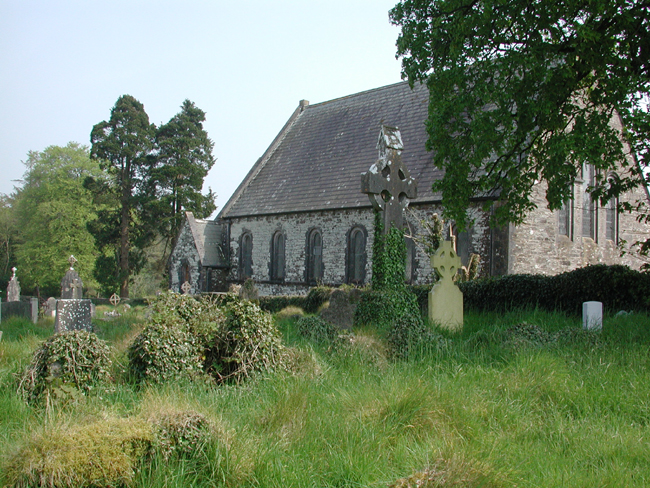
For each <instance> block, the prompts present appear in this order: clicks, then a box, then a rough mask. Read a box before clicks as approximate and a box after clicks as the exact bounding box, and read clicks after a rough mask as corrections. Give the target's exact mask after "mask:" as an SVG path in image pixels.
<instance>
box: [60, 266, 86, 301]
mask: <svg viewBox="0 0 650 488" xmlns="http://www.w3.org/2000/svg"><path fill="white" fill-rule="evenodd" d="M68 262H69V263H70V269H68V271H66V273H65V276H64V277H63V279H62V280H61V298H73V299H81V298H82V297H83V287H84V284H83V282H82V281H81V278H80V277H79V273H77V272H76V271H75V270H74V265H75V263H76V262H77V260H76V259H75V257H74V256H70V257H69V258H68Z"/></svg>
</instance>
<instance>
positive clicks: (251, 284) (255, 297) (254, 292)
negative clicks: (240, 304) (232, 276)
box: [239, 278, 260, 303]
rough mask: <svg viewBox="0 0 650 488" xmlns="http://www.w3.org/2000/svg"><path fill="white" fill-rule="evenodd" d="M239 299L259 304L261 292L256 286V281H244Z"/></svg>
mask: <svg viewBox="0 0 650 488" xmlns="http://www.w3.org/2000/svg"><path fill="white" fill-rule="evenodd" d="M239 298H241V299H242V300H250V301H251V302H253V303H259V301H260V292H259V290H258V289H257V286H255V281H253V280H252V279H250V278H248V279H247V280H246V281H244V284H243V285H242V287H241V288H240V289H239Z"/></svg>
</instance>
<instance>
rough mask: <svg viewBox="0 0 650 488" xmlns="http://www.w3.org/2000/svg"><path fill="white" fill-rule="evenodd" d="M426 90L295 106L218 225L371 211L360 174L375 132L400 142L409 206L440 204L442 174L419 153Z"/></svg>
mask: <svg viewBox="0 0 650 488" xmlns="http://www.w3.org/2000/svg"><path fill="white" fill-rule="evenodd" d="M428 95H429V94H428V90H427V88H426V86H424V85H416V86H415V87H414V89H413V90H411V88H410V87H409V85H408V83H406V82H403V83H397V84H394V85H389V86H385V87H382V88H377V89H374V90H369V91H365V92H361V93H357V94H355V95H349V96H347V97H343V98H338V99H336V100H331V101H329V102H323V103H319V104H314V105H307V104H306V103H302V102H301V105H300V106H299V107H298V109H297V110H296V112H294V114H293V116H292V117H291V118H290V119H289V121H288V122H287V124H286V125H285V127H284V128H283V129H282V131H281V132H280V133H279V134H278V136H277V137H276V139H275V140H274V141H273V143H272V144H271V146H270V147H269V149H267V151H266V153H265V154H264V155H263V156H262V157H261V158H260V159H259V160H258V162H257V163H256V164H255V165H254V166H253V168H252V169H251V171H250V172H249V174H248V176H247V177H246V178H245V179H244V181H243V182H242V183H241V185H240V186H239V188H238V189H237V190H236V191H235V193H234V194H233V196H232V197H231V198H230V200H229V201H228V203H227V204H226V205H225V206H224V208H223V210H222V211H221V213H220V214H219V217H220V218H233V217H245V216H259V215H273V214H281V213H292V212H308V211H318V210H338V209H346V208H348V209H349V208H363V207H370V202H369V200H368V196H367V195H365V194H363V193H361V191H360V188H361V176H360V175H361V174H362V173H365V172H366V171H368V169H369V168H370V166H371V165H372V164H373V163H374V162H375V161H376V160H377V140H378V138H379V130H380V125H381V124H382V123H383V124H386V125H391V126H397V127H398V128H399V129H400V132H401V134H402V140H403V142H404V151H403V152H402V161H403V162H404V164H405V165H406V167H407V168H408V170H409V171H410V173H411V176H412V177H413V178H415V179H416V181H417V185H418V198H417V199H416V200H414V202H425V201H439V200H440V196H439V195H433V193H432V191H431V184H432V182H433V181H434V179H438V178H440V177H441V176H442V173H441V172H440V171H439V170H438V169H436V168H435V167H434V166H433V163H432V154H431V153H429V152H427V150H426V149H425V143H426V140H427V134H426V130H425V125H424V124H425V121H426V119H427V110H428V102H429V96H428Z"/></svg>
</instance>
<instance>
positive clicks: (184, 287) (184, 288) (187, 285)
mask: <svg viewBox="0 0 650 488" xmlns="http://www.w3.org/2000/svg"><path fill="white" fill-rule="evenodd" d="M181 290H182V292H183V295H189V294H190V292H191V291H192V285H190V282H189V281H186V282H185V283H183V284H182V285H181Z"/></svg>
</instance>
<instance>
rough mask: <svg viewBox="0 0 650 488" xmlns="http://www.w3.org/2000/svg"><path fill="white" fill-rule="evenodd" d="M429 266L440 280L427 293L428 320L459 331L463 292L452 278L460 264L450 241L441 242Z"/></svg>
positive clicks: (461, 323) (460, 327) (461, 325)
mask: <svg viewBox="0 0 650 488" xmlns="http://www.w3.org/2000/svg"><path fill="white" fill-rule="evenodd" d="M431 266H432V267H433V268H434V269H435V270H436V272H437V273H438V276H439V277H440V280H439V281H438V282H437V283H436V284H435V285H434V286H433V288H432V289H431V291H430V292H429V320H430V321H431V322H435V323H437V324H440V325H441V326H442V327H445V328H447V329H449V330H452V331H460V329H462V327H463V292H462V291H460V289H459V288H458V286H457V285H456V284H455V283H454V281H453V277H454V275H455V274H456V272H457V271H458V269H459V268H460V266H461V262H460V257H459V256H458V255H457V254H456V251H455V250H454V248H453V247H452V244H451V241H442V243H441V244H440V247H439V248H438V250H437V251H436V252H435V254H434V255H433V256H431Z"/></svg>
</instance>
